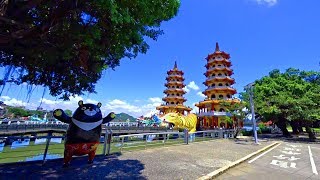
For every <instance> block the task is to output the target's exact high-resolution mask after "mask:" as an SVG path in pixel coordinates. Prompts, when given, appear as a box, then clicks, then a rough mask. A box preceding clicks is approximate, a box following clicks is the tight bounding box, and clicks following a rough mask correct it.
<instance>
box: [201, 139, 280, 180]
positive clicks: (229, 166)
mask: <svg viewBox="0 0 320 180" xmlns="http://www.w3.org/2000/svg"><path fill="white" fill-rule="evenodd" d="M277 144H280V142H274V143H272V144H270V145H268V146H266V147H264V148H262V149H259V150H257V151H255V152H253V153H251V154H249V155H247V156H245V157H243V158H241V159H238V160H236V161H233V162H232V163H231V164H229V165H226V166H223V167H221V168H219V169H217V170H215V171H213V172H211V173H209V174H207V175H205V176H202V177H200V178H198V179H197V180H207V179H212V178H214V177H216V176H218V175H220V174H222V173H223V172H225V171H227V170H228V169H230V168H232V167H234V166H236V165H238V164H240V163H242V162H244V161H246V160H248V159H250V158H251V157H253V156H255V155H257V154H259V153H261V152H263V151H266V150H268V149H270V148H272V147H273V146H275V145H277Z"/></svg>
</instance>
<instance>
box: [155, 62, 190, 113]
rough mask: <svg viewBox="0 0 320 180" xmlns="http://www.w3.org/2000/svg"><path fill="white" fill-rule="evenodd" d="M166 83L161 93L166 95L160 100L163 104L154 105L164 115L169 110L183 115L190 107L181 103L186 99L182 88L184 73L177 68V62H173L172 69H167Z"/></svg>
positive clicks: (183, 85)
mask: <svg viewBox="0 0 320 180" xmlns="http://www.w3.org/2000/svg"><path fill="white" fill-rule="evenodd" d="M167 75H168V76H167V77H166V80H167V83H165V87H166V88H167V89H166V90H164V91H163V93H164V94H165V95H166V96H165V97H164V98H162V100H163V101H164V102H165V104H161V105H160V106H158V107H156V109H157V110H159V111H160V115H164V114H167V113H170V112H177V113H181V114H183V115H185V113H187V114H189V113H190V111H191V110H192V108H190V107H186V106H184V105H183V103H184V102H186V99H185V98H184V97H183V95H184V94H185V93H186V91H184V90H183V88H184V87H185V84H184V77H183V75H184V73H183V71H181V70H179V69H178V66H177V62H175V63H174V67H173V69H172V70H169V71H167Z"/></svg>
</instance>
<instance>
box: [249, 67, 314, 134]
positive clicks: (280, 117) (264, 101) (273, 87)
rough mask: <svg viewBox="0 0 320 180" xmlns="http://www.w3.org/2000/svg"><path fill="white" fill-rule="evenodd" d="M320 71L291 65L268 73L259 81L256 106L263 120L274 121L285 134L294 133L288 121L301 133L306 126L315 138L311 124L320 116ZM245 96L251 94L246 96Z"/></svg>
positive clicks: (256, 84)
mask: <svg viewBox="0 0 320 180" xmlns="http://www.w3.org/2000/svg"><path fill="white" fill-rule="evenodd" d="M319 77H320V74H319V73H317V72H312V71H300V70H298V69H294V68H289V69H287V70H286V71H285V72H283V73H281V72H280V71H279V70H277V69H276V70H273V71H271V72H270V73H269V75H268V76H265V77H263V78H261V79H259V80H257V81H255V86H254V88H253V91H254V105H255V109H256V113H257V115H258V116H259V117H260V118H261V119H262V120H266V121H269V120H272V121H273V122H274V123H275V124H276V125H277V126H278V127H279V128H280V129H281V130H282V132H283V134H284V135H285V136H291V135H290V133H289V132H288V130H287V128H286V127H287V124H291V126H292V127H293V131H294V132H295V133H298V132H299V131H301V129H302V128H301V127H302V126H304V127H306V131H307V132H308V133H309V137H310V139H314V138H315V137H314V134H313V133H312V132H311V129H310V125H311V124H312V121H315V120H319V119H320V106H319V105H320V104H319V103H320V84H319ZM244 97H246V98H247V97H248V96H247V95H244Z"/></svg>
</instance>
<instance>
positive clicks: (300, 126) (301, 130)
mask: <svg viewBox="0 0 320 180" xmlns="http://www.w3.org/2000/svg"><path fill="white" fill-rule="evenodd" d="M298 130H299V132H300V133H303V125H302V122H299V123H298Z"/></svg>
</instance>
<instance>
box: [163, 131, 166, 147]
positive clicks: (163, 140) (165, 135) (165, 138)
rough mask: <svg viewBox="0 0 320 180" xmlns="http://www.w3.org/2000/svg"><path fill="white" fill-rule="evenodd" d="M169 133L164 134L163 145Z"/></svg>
mask: <svg viewBox="0 0 320 180" xmlns="http://www.w3.org/2000/svg"><path fill="white" fill-rule="evenodd" d="M166 139H167V134H163V146H164V145H165V144H166Z"/></svg>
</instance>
